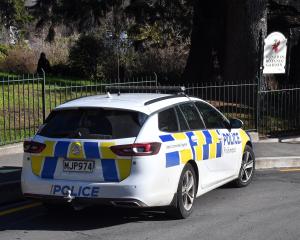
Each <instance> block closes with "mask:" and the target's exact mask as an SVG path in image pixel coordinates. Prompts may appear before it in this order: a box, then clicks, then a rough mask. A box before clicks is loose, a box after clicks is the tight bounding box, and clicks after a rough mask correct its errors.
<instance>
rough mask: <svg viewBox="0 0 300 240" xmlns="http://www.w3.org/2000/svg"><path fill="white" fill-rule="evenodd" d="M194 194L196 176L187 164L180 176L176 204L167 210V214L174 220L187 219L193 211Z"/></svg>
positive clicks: (195, 190)
mask: <svg viewBox="0 0 300 240" xmlns="http://www.w3.org/2000/svg"><path fill="white" fill-rule="evenodd" d="M196 192H197V182H196V174H195V171H194V168H193V167H192V165H191V164H187V165H185V167H184V168H183V170H182V173H181V176H180V180H179V184H178V189H177V194H176V203H175V204H174V206H171V207H169V208H168V209H167V214H168V215H170V216H171V217H174V218H176V219H183V218H187V217H188V216H189V215H190V214H191V213H192V211H193V206H194V200H195V197H196Z"/></svg>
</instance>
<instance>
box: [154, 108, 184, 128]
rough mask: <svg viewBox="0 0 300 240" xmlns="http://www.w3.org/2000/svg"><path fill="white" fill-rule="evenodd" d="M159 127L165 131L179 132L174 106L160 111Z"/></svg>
mask: <svg viewBox="0 0 300 240" xmlns="http://www.w3.org/2000/svg"><path fill="white" fill-rule="evenodd" d="M158 128H159V130H160V131H163V132H178V131H179V129H178V123H177V117H176V113H175V109H174V108H169V109H167V110H164V111H161V112H160V113H158Z"/></svg>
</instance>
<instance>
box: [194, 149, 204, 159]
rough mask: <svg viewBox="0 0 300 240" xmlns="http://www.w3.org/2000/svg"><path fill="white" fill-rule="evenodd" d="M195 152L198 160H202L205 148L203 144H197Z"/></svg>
mask: <svg viewBox="0 0 300 240" xmlns="http://www.w3.org/2000/svg"><path fill="white" fill-rule="evenodd" d="M194 149H195V153H196V160H197V161H200V160H202V159H203V148H202V145H200V146H196V147H195V148H194Z"/></svg>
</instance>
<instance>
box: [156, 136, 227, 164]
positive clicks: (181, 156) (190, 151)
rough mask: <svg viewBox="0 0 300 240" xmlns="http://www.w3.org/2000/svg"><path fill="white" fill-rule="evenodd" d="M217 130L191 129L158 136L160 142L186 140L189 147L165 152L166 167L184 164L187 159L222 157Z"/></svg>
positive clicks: (198, 159) (199, 159)
mask: <svg viewBox="0 0 300 240" xmlns="http://www.w3.org/2000/svg"><path fill="white" fill-rule="evenodd" d="M219 135H220V132H219V131H217V130H203V131H191V132H186V133H174V134H167V135H162V136H160V139H161V140H162V142H171V141H177V140H185V141H188V145H189V147H188V148H187V149H182V150H179V151H175V152H170V153H166V167H173V166H177V165H179V164H185V163H186V162H188V161H189V160H197V161H201V160H209V159H215V158H220V157H222V142H221V141H220V140H219Z"/></svg>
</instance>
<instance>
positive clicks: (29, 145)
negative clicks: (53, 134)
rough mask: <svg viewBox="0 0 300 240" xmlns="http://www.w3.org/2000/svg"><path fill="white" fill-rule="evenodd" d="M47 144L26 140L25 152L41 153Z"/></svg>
mask: <svg viewBox="0 0 300 240" xmlns="http://www.w3.org/2000/svg"><path fill="white" fill-rule="evenodd" d="M45 147H46V145H45V144H43V143H39V142H34V141H24V152H26V153H41V152H42V151H43V150H44V149H45Z"/></svg>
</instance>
